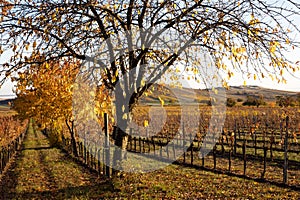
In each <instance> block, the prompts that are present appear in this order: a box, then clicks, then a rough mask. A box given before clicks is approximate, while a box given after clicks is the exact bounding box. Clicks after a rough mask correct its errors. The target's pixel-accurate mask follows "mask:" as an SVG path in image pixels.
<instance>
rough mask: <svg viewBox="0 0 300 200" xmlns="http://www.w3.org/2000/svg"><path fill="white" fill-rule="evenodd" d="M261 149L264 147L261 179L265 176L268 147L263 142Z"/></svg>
mask: <svg viewBox="0 0 300 200" xmlns="http://www.w3.org/2000/svg"><path fill="white" fill-rule="evenodd" d="M263 149H264V169H263V172H262V174H261V179H264V178H265V174H266V169H267V151H268V148H267V147H266V146H265V144H264V147H263Z"/></svg>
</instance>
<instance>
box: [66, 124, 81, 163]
mask: <svg viewBox="0 0 300 200" xmlns="http://www.w3.org/2000/svg"><path fill="white" fill-rule="evenodd" d="M66 124H67V127H68V129H69V132H70V135H71V145H72V151H73V154H74V156H75V157H78V152H77V146H76V139H75V133H74V122H73V121H71V126H70V125H69V123H68V120H66Z"/></svg>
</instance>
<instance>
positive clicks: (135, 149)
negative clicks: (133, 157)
mask: <svg viewBox="0 0 300 200" xmlns="http://www.w3.org/2000/svg"><path fill="white" fill-rule="evenodd" d="M133 139H134V152H136V151H137V148H136V141H137V139H136V137H134V138H133Z"/></svg>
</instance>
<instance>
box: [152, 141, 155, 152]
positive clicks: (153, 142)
mask: <svg viewBox="0 0 300 200" xmlns="http://www.w3.org/2000/svg"><path fill="white" fill-rule="evenodd" d="M152 145H153V154H154V155H155V141H154V139H153V138H152Z"/></svg>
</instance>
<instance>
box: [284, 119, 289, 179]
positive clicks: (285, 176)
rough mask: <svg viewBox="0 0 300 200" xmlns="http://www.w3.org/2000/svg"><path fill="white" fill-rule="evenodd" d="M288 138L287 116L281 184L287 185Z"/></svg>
mask: <svg viewBox="0 0 300 200" xmlns="http://www.w3.org/2000/svg"><path fill="white" fill-rule="evenodd" d="M288 138H289V116H287V117H286V132H285V138H284V164H283V183H284V184H287V181H288V174H287V170H288V154H287V153H288Z"/></svg>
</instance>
